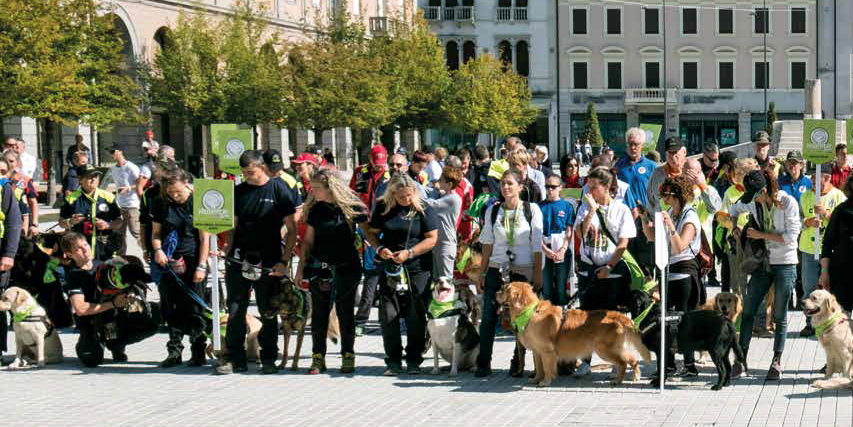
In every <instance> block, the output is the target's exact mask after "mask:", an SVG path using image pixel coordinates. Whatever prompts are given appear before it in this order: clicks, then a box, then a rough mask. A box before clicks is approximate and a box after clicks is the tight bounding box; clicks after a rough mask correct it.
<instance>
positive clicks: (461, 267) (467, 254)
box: [456, 247, 471, 273]
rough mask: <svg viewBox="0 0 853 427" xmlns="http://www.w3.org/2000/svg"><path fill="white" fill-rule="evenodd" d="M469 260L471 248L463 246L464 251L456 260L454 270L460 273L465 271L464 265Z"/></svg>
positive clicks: (465, 265) (466, 264)
mask: <svg viewBox="0 0 853 427" xmlns="http://www.w3.org/2000/svg"><path fill="white" fill-rule="evenodd" d="M470 260H471V248H470V247H468V248H465V252H462V258H461V259H460V260H459V261H458V262H456V271H458V272H460V273H464V272H465V267H467V266H468V261H470Z"/></svg>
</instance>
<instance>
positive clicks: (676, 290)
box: [666, 277, 695, 366]
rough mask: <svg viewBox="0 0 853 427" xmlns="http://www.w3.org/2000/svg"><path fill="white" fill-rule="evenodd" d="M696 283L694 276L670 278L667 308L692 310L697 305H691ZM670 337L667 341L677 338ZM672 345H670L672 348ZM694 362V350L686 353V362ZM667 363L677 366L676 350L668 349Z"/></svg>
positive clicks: (683, 311)
mask: <svg viewBox="0 0 853 427" xmlns="http://www.w3.org/2000/svg"><path fill="white" fill-rule="evenodd" d="M693 292H694V284H693V278H691V277H687V278H684V279H678V280H670V281H669V282H667V284H666V308H667V310H668V311H680V312H682V313H686V312H688V311H692V310H693V309H694V308H695V307H691V306H690V301H691V297H693ZM675 338H676V337H669V338H668V339H667V341H669V340H671V339H675ZM671 347H672V346H668V348H671ZM693 363H694V355H693V352H692V351H688V352H687V353H684V364H685V365H692V364H693ZM666 365H667V366H675V352H673V351H672V350H667V355H666Z"/></svg>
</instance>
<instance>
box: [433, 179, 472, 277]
mask: <svg viewBox="0 0 853 427" xmlns="http://www.w3.org/2000/svg"><path fill="white" fill-rule="evenodd" d="M462 179H463V178H462V172H461V171H460V170H459V169H456V168H454V167H448V166H445V168H444V170H443V171H442V172H441V177H439V179H438V183H437V187H438V189H439V190H440V191H441V192H442V193H443V194H444V196H443V197H441V198H440V199H429V200H426V201H425V202H426V204H427V205H428V206H429V207H431V208H432V209H433V210H434V211H435V214H436V219H437V220H438V241H437V242H436V245H435V247H434V248H433V249H432V257H433V263H432V277H433V279H438V278H440V277H446V278H448V279H452V278H453V266H454V263H455V262H456V227H457V223H458V220H459V215H460V208H461V206H462V198H460V197H459V193H458V192H456V188H457V187H458V186H459V183H460V182H461V180H462Z"/></svg>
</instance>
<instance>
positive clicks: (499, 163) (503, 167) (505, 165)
mask: <svg viewBox="0 0 853 427" xmlns="http://www.w3.org/2000/svg"><path fill="white" fill-rule="evenodd" d="M508 170H509V162H507V161H506V160H504V159H501V160H493V161H492V163H491V164H490V165H489V176H490V177H492V178H494V179H497V180H498V181H500V179H501V178H503V176H504V172H506V171H508Z"/></svg>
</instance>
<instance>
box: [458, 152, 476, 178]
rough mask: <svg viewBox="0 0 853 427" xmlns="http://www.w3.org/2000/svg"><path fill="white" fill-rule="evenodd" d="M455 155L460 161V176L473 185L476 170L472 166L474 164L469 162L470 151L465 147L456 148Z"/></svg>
mask: <svg viewBox="0 0 853 427" xmlns="http://www.w3.org/2000/svg"><path fill="white" fill-rule="evenodd" d="M456 157H459V160H461V161H462V176H463V177H464V178H465V179H467V180H468V182H469V183H471V184H472V185H473V184H474V180H475V178H476V176H477V171H476V170H475V168H474V167H473V166H474V165H472V164H471V151H469V150H468V149H467V148H460V149H458V150H456Z"/></svg>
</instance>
